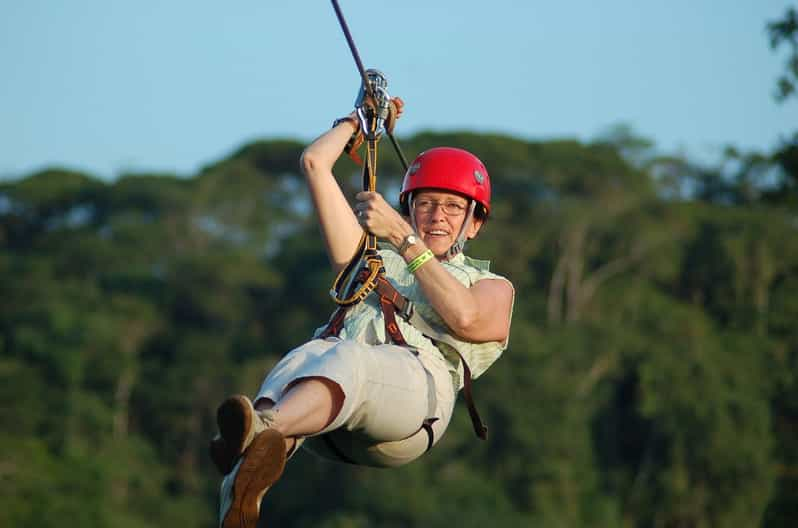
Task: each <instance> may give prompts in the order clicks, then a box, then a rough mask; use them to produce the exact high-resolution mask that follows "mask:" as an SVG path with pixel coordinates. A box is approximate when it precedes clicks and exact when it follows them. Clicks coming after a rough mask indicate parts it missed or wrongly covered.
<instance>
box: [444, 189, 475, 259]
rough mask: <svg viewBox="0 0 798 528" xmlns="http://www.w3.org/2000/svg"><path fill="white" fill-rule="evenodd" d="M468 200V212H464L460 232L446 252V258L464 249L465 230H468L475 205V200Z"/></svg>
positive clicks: (450, 257)
mask: <svg viewBox="0 0 798 528" xmlns="http://www.w3.org/2000/svg"><path fill="white" fill-rule="evenodd" d="M470 202H471V204H470V205H469V206H468V213H466V217H465V219H464V220H463V225H461V226H460V233H458V235H457V240H455V241H454V244H452V247H450V248H449V250H448V251H447V252H446V260H449V259H452V258H454V257H456V256H457V254H458V253H461V252H462V251H463V249H465V245H466V242H467V241H468V237H467V236H466V231H467V230H468V226H469V225H471V219H472V218H474V209H475V208H476V206H477V201H476V200H473V199H472V200H470Z"/></svg>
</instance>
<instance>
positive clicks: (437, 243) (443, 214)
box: [413, 190, 482, 258]
mask: <svg viewBox="0 0 798 528" xmlns="http://www.w3.org/2000/svg"><path fill="white" fill-rule="evenodd" d="M413 204H414V207H413V214H414V215H415V220H416V228H417V229H418V234H419V236H421V239H422V240H423V241H424V243H425V244H426V245H427V247H428V248H430V250H432V253H433V254H434V255H435V256H436V257H438V258H442V257H444V256H445V255H446V252H447V251H448V250H449V248H450V247H451V246H452V244H454V242H455V241H456V240H457V235H458V234H460V227H461V226H462V225H463V222H464V221H465V219H466V214H467V213H468V206H469V201H468V199H467V198H464V197H463V196H460V195H459V194H454V193H450V192H445V191H437V190H429V191H425V190H421V191H418V192H416V193H415V194H414V196H413ZM481 226H482V221H481V220H477V219H473V218H472V220H471V222H470V223H469V226H468V228H467V229H466V237H467V238H469V239H470V238H474V237H475V236H476V234H477V232H478V231H479V228H480V227H481Z"/></svg>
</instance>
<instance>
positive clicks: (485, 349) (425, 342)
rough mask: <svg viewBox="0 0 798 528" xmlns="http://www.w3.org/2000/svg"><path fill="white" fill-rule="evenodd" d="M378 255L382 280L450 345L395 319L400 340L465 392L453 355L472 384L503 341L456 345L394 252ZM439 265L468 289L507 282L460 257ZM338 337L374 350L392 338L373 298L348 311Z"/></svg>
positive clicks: (495, 356) (487, 265)
mask: <svg viewBox="0 0 798 528" xmlns="http://www.w3.org/2000/svg"><path fill="white" fill-rule="evenodd" d="M379 253H380V255H381V256H382V259H383V264H384V266H385V275H386V277H387V278H388V280H390V282H391V284H393V286H394V287H395V288H396V289H397V291H399V293H401V294H402V295H403V296H405V297H406V298H408V299H410V300H411V301H412V302H413V303H414V305H415V310H416V311H417V313H418V314H419V315H421V317H422V318H423V319H424V320H425V321H426V322H427V323H428V324H429V325H430V326H431V327H432V328H433V329H435V330H436V331H438V332H441V333H444V334H448V335H449V336H451V337H452V338H453V341H450V342H448V343H443V342H439V341H436V342H433V341H432V340H431V339H429V338H428V337H426V336H425V335H423V334H422V333H421V332H420V331H419V330H418V329H416V328H414V327H413V326H412V325H410V324H409V323H408V322H406V321H405V320H403V319H402V318H400V317H397V319H396V322H397V324H398V325H399V329H400V330H401V332H402V336H403V337H404V338H405V340H406V341H407V343H408V344H409V345H410V346H412V347H414V348H415V349H416V350H417V351H418V352H419V356H420V357H421V358H422V360H425V359H426V360H429V361H445V362H446V363H447V367H448V368H449V370H450V372H452V378H453V385H454V388H455V390H459V389H460V388H462V386H463V367H462V365H461V364H460V359H459V357H458V355H457V353H456V352H454V350H453V349H454V348H456V350H457V352H459V353H460V354H461V355H462V356H463V358H464V359H465V361H466V363H468V366H469V368H470V369H471V375H472V377H473V378H474V379H476V378H477V377H479V376H480V375H481V374H482V373H483V372H485V371H486V370H487V369H488V367H490V366H491V365H492V364H493V363H494V362H495V361H496V360H497V359H498V358H499V357H500V356H501V354H502V352H503V351H504V350H505V349H506V348H507V341H506V340H505V341H504V342H499V341H489V342H484V343H471V342H468V341H463V340H461V339H459V338H458V337H457V336H456V335H455V334H454V333H453V332H452V331H451V329H450V328H448V326H447V325H446V323H445V322H444V321H443V319H442V318H441V317H440V316H439V315H438V313H437V312H436V311H435V309H434V308H433V307H432V306H431V305H430V304H429V302H428V301H427V299H426V297H425V296H424V293H423V291H422V290H421V285H420V284H419V283H418V282H417V281H416V278H415V276H414V275H413V274H412V273H410V272H409V271H407V264H406V263H405V261H404V259H403V258H402V257H401V256H400V255H399V254H398V253H396V251H395V250H393V249H380V251H379ZM441 264H442V265H443V267H444V268H445V269H446V271H448V272H449V273H451V274H452V276H454V277H455V278H456V279H457V280H458V281H459V282H460V283H461V284H463V285H464V286H466V287H470V286H472V285H473V284H475V283H476V282H478V281H480V280H483V279H499V280H507V279H506V278H504V277H502V276H500V275H497V274H495V273H492V272H491V271H490V262H488V261H485V260H477V259H473V258H470V257H467V256H465V255H464V254H462V253H460V254H458V255H457V256H455V257H453V258H451V259H450V260H448V261H445V262H441ZM508 282H509V281H508ZM511 311H512V308H511ZM325 327H326V326H325ZM325 327H321V328H319V329H318V330H316V334H315V335H316V336H318V335H319V334H320V333H321V332H322V330H323V329H324V328H325ZM339 337H340V338H342V339H353V340H356V341H359V342H362V343H367V344H373V345H376V344H383V343H388V342H390V338H386V335H385V321H384V319H383V314H382V310H381V309H380V305H379V299H378V297H377V295H376V294H375V295H369V296H368V297H367V298H366V299H365V300H364V301H363V302H361V303H358V304H356V305H355V306H353V307H352V308H350V309H349V311H348V312H347V314H346V319H345V321H344V325H343V328H342V330H341V333H340V334H339ZM454 345H456V347H455V346H454Z"/></svg>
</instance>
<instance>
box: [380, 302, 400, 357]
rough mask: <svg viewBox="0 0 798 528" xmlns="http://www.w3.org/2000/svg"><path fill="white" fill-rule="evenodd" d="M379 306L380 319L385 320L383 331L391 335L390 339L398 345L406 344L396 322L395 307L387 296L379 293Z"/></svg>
mask: <svg viewBox="0 0 798 528" xmlns="http://www.w3.org/2000/svg"><path fill="white" fill-rule="evenodd" d="M380 307H382V319H383V320H384V321H385V333H386V334H387V335H389V336H391V341H393V342H394V344H395V345H398V346H407V341H405V338H404V336H403V335H402V331H401V330H399V325H398V324H396V307H395V306H394V305H393V303H391V301H390V299H389V298H388V297H385V296H382V295H380Z"/></svg>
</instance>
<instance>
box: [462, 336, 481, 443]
mask: <svg viewBox="0 0 798 528" xmlns="http://www.w3.org/2000/svg"><path fill="white" fill-rule="evenodd" d="M455 352H457V350H455ZM457 355H458V356H459V357H460V361H462V362H463V374H464V377H465V379H464V380H463V396H464V397H465V401H466V407H467V408H468V415H469V416H470V417H471V425H473V426H474V432H475V433H476V435H477V436H478V437H479V439H480V440H487V439H488V428H487V426H485V424H484V423H483V422H482V418H480V417H479V413H478V412H477V405H476V404H475V403H474V395H473V394H472V392H471V369H470V368H468V363H466V360H465V358H464V357H463V355H462V354H461V353H460V352H457Z"/></svg>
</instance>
